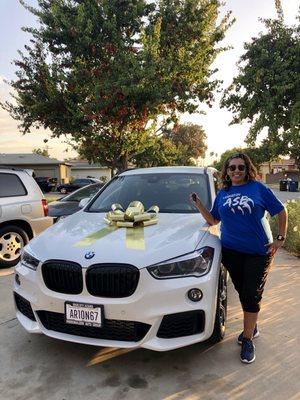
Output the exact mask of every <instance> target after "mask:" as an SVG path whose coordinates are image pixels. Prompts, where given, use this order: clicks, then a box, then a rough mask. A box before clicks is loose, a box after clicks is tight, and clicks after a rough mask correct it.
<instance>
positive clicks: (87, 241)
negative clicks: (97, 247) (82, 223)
mask: <svg viewBox="0 0 300 400" xmlns="http://www.w3.org/2000/svg"><path fill="white" fill-rule="evenodd" d="M117 229H118V228H117V227H116V226H106V227H105V228H102V229H100V231H97V232H94V233H92V234H90V235H88V236H86V237H85V238H84V239H82V240H80V241H79V242H77V243H75V244H74V247H87V246H91V245H92V244H93V243H94V242H96V241H97V240H99V239H102V238H104V237H105V236H107V235H109V234H111V233H112V232H114V231H116V230H117Z"/></svg>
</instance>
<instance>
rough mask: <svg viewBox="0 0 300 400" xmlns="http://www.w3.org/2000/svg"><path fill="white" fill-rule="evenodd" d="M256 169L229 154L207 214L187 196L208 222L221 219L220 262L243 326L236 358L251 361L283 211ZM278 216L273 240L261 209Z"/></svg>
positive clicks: (284, 226)
mask: <svg viewBox="0 0 300 400" xmlns="http://www.w3.org/2000/svg"><path fill="white" fill-rule="evenodd" d="M256 177H257V172H256V169H255V167H254V165H253V164H252V162H251V160H250V158H249V157H248V156H247V155H245V154H236V155H234V156H231V157H229V158H228V159H227V160H226V161H225V164H224V166H223V169H222V183H223V188H222V189H221V190H220V191H219V193H218V194H217V197H216V199H215V202H214V204H213V208H212V210H211V211H210V212H209V211H208V210H207V209H206V208H205V207H204V206H203V204H202V203H201V201H200V199H199V197H198V196H197V195H196V196H195V194H194V195H193V196H191V200H192V202H193V203H194V204H195V205H196V207H197V208H198V210H199V211H200V213H201V214H202V216H203V217H204V218H205V219H206V221H207V223H209V224H210V225H216V224H218V223H219V222H220V221H221V243H222V263H223V265H224V266H225V267H226V269H227V270H228V272H229V274H230V277H231V279H232V282H233V284H234V287H235V289H236V290H237V292H238V294H239V298H240V302H241V305H242V309H243V312H244V330H243V332H242V333H241V334H240V335H239V337H238V343H239V344H241V345H242V348H241V361H242V362H244V363H252V362H253V361H254V360H255V346H254V344H253V341H252V340H253V338H256V337H257V336H259V331H258V328H257V317H258V313H259V311H260V303H261V299H262V294H263V290H264V286H265V282H266V278H267V275H268V272H269V269H270V266H271V262H272V260H273V257H274V254H275V253H276V251H277V250H278V249H279V248H280V247H281V246H282V245H283V243H284V240H285V236H286V231H287V213H286V210H285V208H284V206H283V204H282V203H281V202H280V201H279V200H278V199H277V198H276V197H275V195H274V194H273V192H272V191H271V190H270V189H268V188H267V187H266V186H264V185H263V184H262V183H260V182H258V181H257V180H256ZM266 211H268V212H269V214H270V215H271V216H274V215H276V214H277V215H278V236H277V238H276V239H275V240H273V238H272V233H271V230H270V226H269V224H268V221H267V220H266V218H265V212H266Z"/></svg>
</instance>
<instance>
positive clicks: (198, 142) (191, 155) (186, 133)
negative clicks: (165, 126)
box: [164, 124, 207, 165]
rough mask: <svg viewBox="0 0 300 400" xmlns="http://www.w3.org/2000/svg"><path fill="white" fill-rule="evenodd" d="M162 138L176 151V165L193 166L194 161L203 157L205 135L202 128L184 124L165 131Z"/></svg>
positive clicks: (205, 148) (205, 147)
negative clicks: (170, 143) (174, 147)
mask: <svg viewBox="0 0 300 400" xmlns="http://www.w3.org/2000/svg"><path fill="white" fill-rule="evenodd" d="M164 137H165V138H166V139H169V140H170V141H171V142H172V143H174V145H175V146H176V148H177V150H178V155H177V157H176V164H177V165H195V160H196V159H197V158H199V157H204V156H205V151H206V150H207V146H206V143H205V141H206V134H205V131H204V129H203V128H202V126H199V125H194V124H184V125H178V126H175V127H174V129H173V130H171V131H166V132H165V133H164Z"/></svg>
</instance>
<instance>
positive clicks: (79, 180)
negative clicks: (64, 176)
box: [73, 179, 90, 185]
mask: <svg viewBox="0 0 300 400" xmlns="http://www.w3.org/2000/svg"><path fill="white" fill-rule="evenodd" d="M82 183H90V181H89V179H75V181H73V184H75V185H80V184H82Z"/></svg>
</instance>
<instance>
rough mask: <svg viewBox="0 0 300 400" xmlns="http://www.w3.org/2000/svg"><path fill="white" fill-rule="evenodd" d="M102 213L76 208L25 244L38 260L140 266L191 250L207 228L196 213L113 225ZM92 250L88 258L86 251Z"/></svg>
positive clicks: (160, 215) (85, 264)
mask: <svg viewBox="0 0 300 400" xmlns="http://www.w3.org/2000/svg"><path fill="white" fill-rule="evenodd" d="M104 216H105V214H104V213H88V212H84V211H82V210H81V211H79V212H77V213H76V214H73V215H71V216H69V217H67V218H66V219H63V220H61V221H59V222H58V223H56V224H55V225H53V226H52V227H50V228H48V229H47V230H46V231H44V232H43V233H42V234H40V235H39V236H38V237H37V238H35V239H33V240H32V241H31V242H30V243H29V245H27V246H26V247H27V248H28V250H29V251H30V252H31V253H32V254H33V255H34V256H35V257H36V258H38V259H39V260H41V261H43V262H44V261H46V260H49V259H58V260H69V261H74V262H77V263H79V264H81V265H82V266H83V267H88V266H89V265H92V264H96V263H124V264H132V265H135V266H136V267H138V268H143V267H145V266H149V265H152V264H155V263H158V262H161V261H164V260H168V259H170V258H174V257H176V256H180V255H182V254H186V253H189V252H192V251H194V250H195V249H196V248H197V247H198V246H199V245H200V241H201V240H202V239H203V236H204V235H205V233H206V232H207V230H208V225H207V224H206V223H205V222H204V220H203V218H202V217H201V215H200V214H159V216H158V220H159V221H158V224H157V225H152V226H148V227H145V228H117V229H116V228H115V230H111V228H109V227H108V225H106V224H105V222H104V220H103V218H104ZM89 252H93V253H94V256H93V257H92V258H91V259H86V255H87V253H89Z"/></svg>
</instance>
